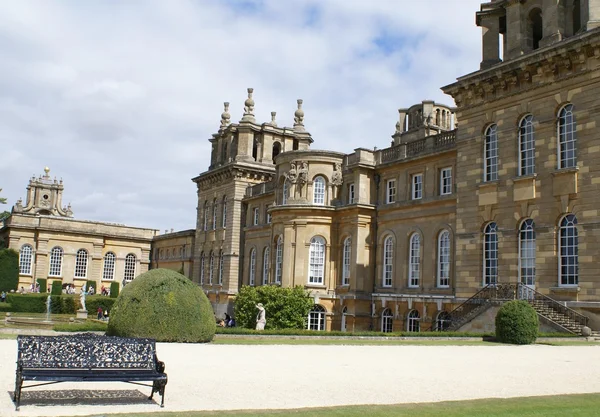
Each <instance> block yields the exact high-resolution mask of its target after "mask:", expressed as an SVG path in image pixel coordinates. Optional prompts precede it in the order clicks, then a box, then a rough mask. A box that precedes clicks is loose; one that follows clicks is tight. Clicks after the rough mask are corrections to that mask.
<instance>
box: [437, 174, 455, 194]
mask: <svg viewBox="0 0 600 417" xmlns="http://www.w3.org/2000/svg"><path fill="white" fill-rule="evenodd" d="M448 194H452V168H442V170H441V171H440V195H448Z"/></svg>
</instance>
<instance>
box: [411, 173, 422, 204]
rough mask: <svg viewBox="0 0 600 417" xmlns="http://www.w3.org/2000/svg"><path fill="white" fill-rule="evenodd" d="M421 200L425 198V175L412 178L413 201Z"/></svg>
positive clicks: (416, 175)
mask: <svg viewBox="0 0 600 417" xmlns="http://www.w3.org/2000/svg"><path fill="white" fill-rule="evenodd" d="M421 198H423V174H415V175H413V176H412V199H413V200H420V199H421Z"/></svg>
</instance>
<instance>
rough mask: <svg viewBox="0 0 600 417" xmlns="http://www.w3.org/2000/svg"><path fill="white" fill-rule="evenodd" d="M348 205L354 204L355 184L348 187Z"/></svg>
mask: <svg viewBox="0 0 600 417" xmlns="http://www.w3.org/2000/svg"><path fill="white" fill-rule="evenodd" d="M348 204H354V184H349V185H348Z"/></svg>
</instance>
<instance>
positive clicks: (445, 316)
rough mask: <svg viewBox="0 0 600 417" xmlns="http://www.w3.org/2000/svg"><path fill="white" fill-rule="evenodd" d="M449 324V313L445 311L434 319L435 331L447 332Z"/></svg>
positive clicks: (450, 321) (450, 322) (450, 320)
mask: <svg viewBox="0 0 600 417" xmlns="http://www.w3.org/2000/svg"><path fill="white" fill-rule="evenodd" d="M450 324H452V319H451V317H450V313H448V312H447V311H440V312H439V313H438V315H437V317H436V318H435V331H436V332H443V331H446V330H448V327H450Z"/></svg>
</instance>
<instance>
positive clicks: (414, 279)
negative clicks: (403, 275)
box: [408, 233, 421, 287]
mask: <svg viewBox="0 0 600 417" xmlns="http://www.w3.org/2000/svg"><path fill="white" fill-rule="evenodd" d="M420 280H421V236H420V235H419V234H418V233H414V234H413V235H412V236H411V237H410V256H409V264H408V286H409V287H418V286H419V283H420Z"/></svg>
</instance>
